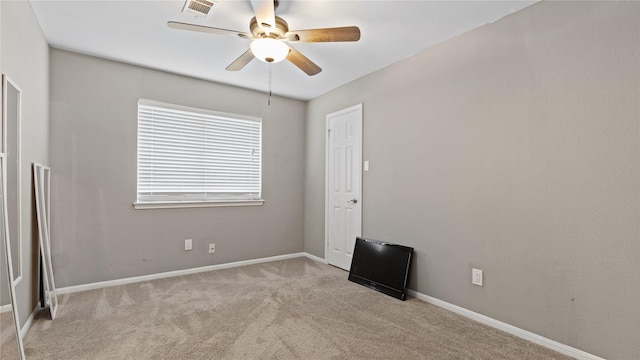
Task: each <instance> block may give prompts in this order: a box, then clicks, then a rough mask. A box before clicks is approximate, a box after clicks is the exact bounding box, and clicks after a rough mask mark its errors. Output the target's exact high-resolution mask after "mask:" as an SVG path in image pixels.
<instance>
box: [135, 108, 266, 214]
mask: <svg viewBox="0 0 640 360" xmlns="http://www.w3.org/2000/svg"><path fill="white" fill-rule="evenodd" d="M261 133H262V122H261V120H260V119H257V118H251V117H246V116H238V115H231V114H222V113H216V112H213V111H208V110H201V109H194V108H187V107H183V106H177V105H171V104H164V103H159V102H155V101H150V100H140V101H139V102H138V202H156V201H208V200H210V201H215V200H255V199H260V187H261V181H260V180H261V135H262V134H261Z"/></svg>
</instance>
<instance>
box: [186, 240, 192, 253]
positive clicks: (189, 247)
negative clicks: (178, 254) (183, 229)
mask: <svg viewBox="0 0 640 360" xmlns="http://www.w3.org/2000/svg"><path fill="white" fill-rule="evenodd" d="M191 249H193V240H191V239H185V241H184V250H185V251H187V250H191Z"/></svg>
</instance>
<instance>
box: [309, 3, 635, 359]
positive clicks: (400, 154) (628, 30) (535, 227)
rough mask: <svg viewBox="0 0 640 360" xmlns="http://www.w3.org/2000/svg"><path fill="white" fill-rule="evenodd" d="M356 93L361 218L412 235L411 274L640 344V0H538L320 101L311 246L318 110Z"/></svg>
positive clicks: (312, 124)
mask: <svg viewBox="0 0 640 360" xmlns="http://www.w3.org/2000/svg"><path fill="white" fill-rule="evenodd" d="M361 102H362V103H364V145H363V146H364V152H363V159H364V160H369V161H370V165H371V170H370V171H368V172H365V173H364V178H363V214H364V215H363V234H364V235H365V236H367V237H371V238H374V239H380V240H386V241H391V242H399V243H403V244H406V245H409V246H413V247H414V248H415V250H416V258H415V263H414V265H415V266H414V268H413V273H412V280H411V288H412V289H415V290H417V291H419V292H421V293H424V294H427V295H430V296H433V297H435V298H438V299H441V300H444V301H447V302H449V303H453V304H455V305H458V306H461V307H464V308H467V309H470V310H472V311H475V312H478V313H481V314H484V315H487V316H489V317H492V318H494V319H497V320H500V321H503V322H506V323H508V324H512V325H514V326H517V327H519V328H522V329H525V330H528V331H531V332H533V333H536V334H539V335H542V336H544V337H547V338H550V339H553V340H556V341H558V342H561V343H563V344H567V345H569V346H572V347H576V348H578V349H581V350H584V351H587V352H589V353H593V354H595V355H599V356H602V357H605V358H610V359H638V358H640V342H639V341H638V334H640V287H639V286H638V284H639V283H640V226H639V220H640V206H639V205H640V191H639V190H638V189H639V186H640V167H639V166H638V164H639V159H640V142H639V134H640V3H637V2H541V3H538V4H536V5H533V6H531V7H529V8H527V9H525V10H523V11H521V12H518V13H515V14H513V15H510V16H507V17H505V18H503V19H501V20H499V21H497V22H495V23H492V24H488V25H486V26H484V27H482V28H479V29H477V30H474V31H472V32H469V33H466V34H464V35H462V36H459V37H457V38H454V39H452V40H449V41H447V42H445V43H442V44H440V45H438V46H436V47H434V48H432V49H429V50H427V51H425V52H423V53H421V54H418V55H417V56H414V57H411V58H408V59H406V60H404V61H401V62H399V63H397V64H394V65H392V66H391V67H389V68H387V69H384V70H382V71H379V72H377V73H374V74H372V75H369V76H366V77H364V78H362V79H359V80H357V81H355V82H353V83H350V84H348V85H345V86H343V87H341V88H339V89H336V90H334V91H332V92H330V93H328V94H326V95H323V96H321V97H319V98H317V99H314V100H312V101H311V102H310V103H309V105H308V109H307V117H308V119H307V121H308V124H307V128H306V134H307V142H306V146H307V152H306V169H307V170H306V172H307V173H306V178H305V181H306V187H305V196H306V199H305V250H306V251H308V252H310V253H313V254H314V255H317V256H321V257H322V256H323V255H324V225H323V224H324V195H323V191H324V151H325V150H324V141H325V140H324V139H325V131H324V128H325V115H326V114H327V113H330V112H332V111H336V110H338V109H341V108H345V107H347V106H350V105H353V104H357V103H361ZM473 267H476V268H480V269H483V270H484V272H485V284H484V287H477V286H473V285H472V284H471V268H473Z"/></svg>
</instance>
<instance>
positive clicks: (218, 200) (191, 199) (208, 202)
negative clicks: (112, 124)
mask: <svg viewBox="0 0 640 360" xmlns="http://www.w3.org/2000/svg"><path fill="white" fill-rule="evenodd" d="M141 105H143V106H153V107H159V108H164V109H169V110H176V111H186V112H191V113H196V114H199V115H203V116H213V117H217V118H224V119H230V120H238V121H240V122H242V121H252V122H257V123H259V124H260V134H259V142H260V154H259V156H260V158H259V159H260V170H259V176H258V178H259V180H260V187H259V193H258V195H257V196H256V197H251V196H244V195H233V194H227V195H225V196H215V195H214V196H211V197H203V196H202V195H189V194H183V195H176V196H170V195H161V196H156V195H144V196H143V197H141V196H140V193H139V190H140V184H139V176H140V172H139V160H140V159H139V142H140V137H139V136H140V135H139V132H140V115H139V111H140V106H141ZM136 110H137V114H136V201H135V202H134V203H133V207H134V209H136V210H146V209H176V208H202V207H226V206H233V207H236V206H260V205H263V204H264V202H265V200H264V199H263V198H262V158H263V157H262V118H259V117H254V116H248V115H240V114H232V113H224V112H219V111H214V110H209V109H202V108H195V107H190V106H184V105H177V104H171V103H165V102H160V101H155V100H149V99H138V103H137V107H136ZM203 195H204V194H203Z"/></svg>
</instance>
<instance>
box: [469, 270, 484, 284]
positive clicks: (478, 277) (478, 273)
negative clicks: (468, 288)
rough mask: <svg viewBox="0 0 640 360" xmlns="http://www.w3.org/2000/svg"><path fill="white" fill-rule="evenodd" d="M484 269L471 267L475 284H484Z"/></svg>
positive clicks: (472, 281) (472, 279)
mask: <svg viewBox="0 0 640 360" xmlns="http://www.w3.org/2000/svg"><path fill="white" fill-rule="evenodd" d="M483 275H484V274H483V271H482V270H479V269H471V283H472V284H473V285H478V286H482V280H483Z"/></svg>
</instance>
